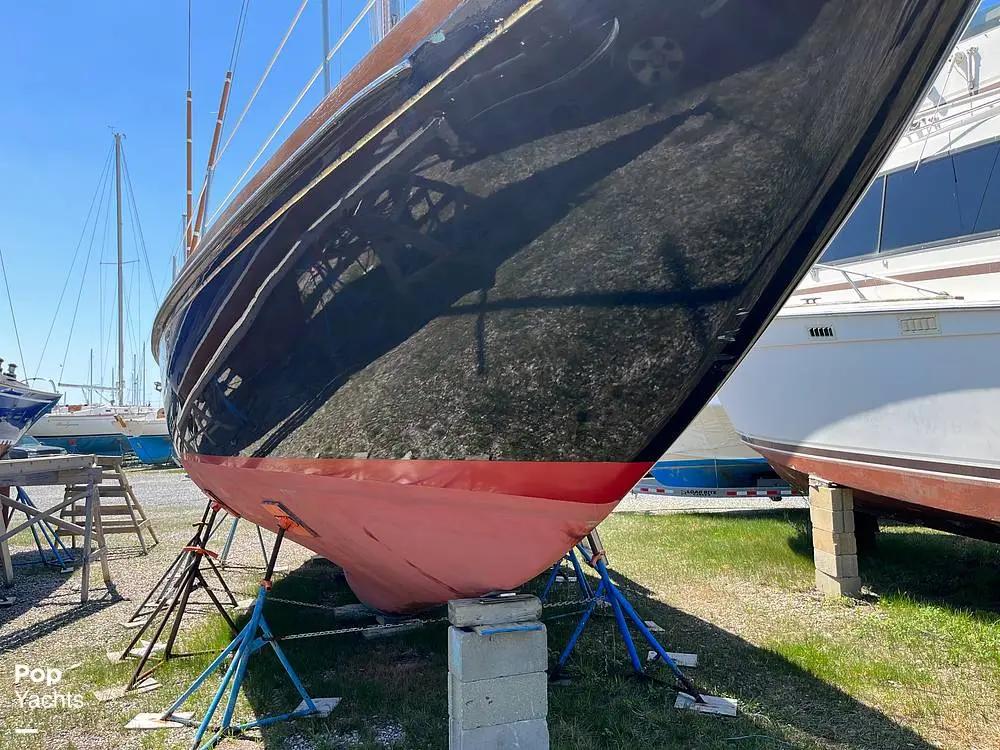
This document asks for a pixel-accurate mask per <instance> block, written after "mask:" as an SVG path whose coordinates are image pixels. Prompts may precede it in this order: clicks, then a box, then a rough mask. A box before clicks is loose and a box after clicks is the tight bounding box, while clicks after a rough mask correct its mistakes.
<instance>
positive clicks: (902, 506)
mask: <svg viewBox="0 0 1000 750" xmlns="http://www.w3.org/2000/svg"><path fill="white" fill-rule="evenodd" d="M754 448H755V450H757V451H759V452H760V453H761V454H762V455H763V456H764V457H765V458H766V459H767V460H768V462H769V463H770V464H771V466H773V467H774V469H775V470H776V471H777V472H778V473H779V474H780V475H782V477H783V478H784V479H785V480H787V481H788V482H789V483H790V484H792V485H793V486H796V487H799V488H803V489H804V488H805V486H806V485H807V483H808V477H809V475H813V476H817V477H822V478H823V479H825V480H827V481H828V482H833V483H835V484H841V485H843V486H845V487H850V488H852V489H853V490H854V491H855V498H856V499H857V500H858V502H859V504H861V505H863V506H869V507H871V508H874V509H878V508H884V509H886V510H889V511H903V512H906V513H908V514H910V515H913V516H915V517H920V516H925V517H940V518H954V519H955V520H958V521H962V522H969V523H982V522H983V521H986V522H988V523H991V524H995V523H1000V484H997V483H996V482H993V481H990V480H988V479H980V478H977V477H969V476H963V475H960V474H944V473H937V472H931V471H919V470H914V469H906V468H901V467H895V466H877V465H873V464H868V463H864V462H861V461H857V462H855V461H837V460H832V459H828V458H819V457H816V456H809V455H801V454H797V453H786V452H783V451H776V450H773V449H768V448H763V447H760V446H754ZM932 525H933V524H932Z"/></svg>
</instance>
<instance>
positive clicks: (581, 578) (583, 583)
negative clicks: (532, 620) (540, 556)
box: [538, 549, 594, 602]
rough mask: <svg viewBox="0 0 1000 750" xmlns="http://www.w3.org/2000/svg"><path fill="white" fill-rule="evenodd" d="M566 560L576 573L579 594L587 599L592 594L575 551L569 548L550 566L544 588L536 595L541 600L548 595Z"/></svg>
mask: <svg viewBox="0 0 1000 750" xmlns="http://www.w3.org/2000/svg"><path fill="white" fill-rule="evenodd" d="M566 562H568V563H570V564H571V565H572V566H573V572H574V573H575V575H576V585H577V587H578V588H579V589H580V594H582V595H583V598H584V599H585V600H588V601H589V600H590V599H591V598H592V597H593V596H594V592H593V591H591V590H590V584H589V583H588V582H587V577H586V576H585V575H584V574H583V566H582V565H580V558H578V557H577V556H576V551H575V550H572V549H571V550H570V551H569V552H567V553H566V554H565V555H563V557H562V559H561V560H559V562H557V563H556V564H555V565H553V566H552V570H551V571H550V572H549V578H548V580H547V581H546V582H545V588H544V589H542V593H541V594H539V596H538V598H539V599H541V600H542V601H543V602H544V601H545V599H546V598H547V597H548V595H549V592H550V591H551V589H552V584H554V583H555V582H556V577H557V576H558V575H559V573H560V572H561V571H562V567H563V563H566Z"/></svg>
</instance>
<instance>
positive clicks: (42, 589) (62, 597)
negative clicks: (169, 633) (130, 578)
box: [0, 549, 121, 654]
mask: <svg viewBox="0 0 1000 750" xmlns="http://www.w3.org/2000/svg"><path fill="white" fill-rule="evenodd" d="M46 553H47V554H48V555H49V556H50V557H51V553H48V551H47V550H46ZM38 555H39V553H38V551H37V550H35V549H30V550H19V551H17V552H13V553H12V554H11V561H12V562H13V564H14V583H13V585H12V586H10V587H5V586H3V585H2V584H0V599H3V598H5V597H13V598H14V602H13V604H11V605H8V606H3V607H0V654H3V653H6V652H8V651H11V650H13V649H16V648H19V647H21V646H24V645H27V644H29V643H31V642H32V641H34V640H36V639H37V638H41V637H42V636H46V635H48V634H50V633H54V632H55V631H57V630H59V629H60V628H63V627H66V626H68V625H72V624H73V623H75V622H78V621H79V620H82V619H84V618H86V617H89V616H90V615H92V614H94V613H96V612H98V611H100V610H102V609H104V608H105V607H109V606H111V605H112V604H115V603H116V602H118V601H120V599H121V597H120V596H119V595H118V593H117V591H116V590H115V589H114V586H113V584H112V587H111V588H110V590H109V589H108V588H106V587H105V583H104V581H103V580H102V578H101V573H100V571H101V565H100V562H98V561H94V562H92V563H91V571H90V576H91V577H90V600H89V601H88V602H87V603H86V604H81V603H80V589H79V585H78V584H77V585H76V586H66V585H65V584H66V579H67V578H68V576H69V574H68V573H61V572H60V570H59V568H58V567H54V566H51V565H44V564H42V563H41V562H40V561H39V556H38ZM78 567H79V566H76V568H74V569H77V568H78ZM67 605H70V606H72V605H75V606H73V608H72V609H70V610H66V609H65V608H66V606H67ZM46 607H50V608H52V609H53V611H54V612H56V614H54V615H52V616H51V617H46V618H45V619H42V620H38V621H36V622H34V623H31V624H29V625H25V626H23V627H18V626H15V625H11V623H13V622H14V621H16V620H17V619H18V618H19V617H21V616H22V615H24V614H25V613H27V612H28V610H31V609H38V608H46Z"/></svg>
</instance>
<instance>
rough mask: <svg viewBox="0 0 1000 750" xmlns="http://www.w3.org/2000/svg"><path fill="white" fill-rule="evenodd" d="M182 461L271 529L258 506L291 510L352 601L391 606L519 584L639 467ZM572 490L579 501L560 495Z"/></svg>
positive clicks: (585, 527)
mask: <svg viewBox="0 0 1000 750" xmlns="http://www.w3.org/2000/svg"><path fill="white" fill-rule="evenodd" d="M184 466H185V468H186V469H187V470H188V473H189V474H190V476H191V478H192V479H193V480H194V481H195V482H196V483H197V484H198V485H199V486H201V487H211V488H212V494H213V495H214V496H215V497H217V498H218V499H219V500H221V501H222V502H223V503H224V504H225V505H226V506H227V507H228V508H231V509H233V510H236V511H237V512H238V513H239V514H240V515H242V516H244V517H246V518H249V519H250V520H251V521H253V522H254V523H257V524H260V525H261V526H266V527H269V528H274V516H272V515H270V514H269V513H268V512H267V511H266V510H265V505H264V503H265V502H278V503H281V504H282V505H284V506H285V507H286V508H289V509H291V510H292V511H293V512H294V514H295V515H296V517H297V518H299V519H300V520H301V521H303V522H304V523H305V525H306V526H308V527H309V528H310V529H311V530H312V531H313V532H314V533H315V536H312V535H308V534H303V533H302V532H301V531H295V532H293V538H295V539H296V541H299V542H300V543H302V544H305V545H306V546H307V547H309V548H311V549H313V550H314V551H316V552H318V553H320V554H322V555H324V556H325V557H328V558H329V559H331V560H334V561H336V562H337V563H338V564H339V565H341V566H342V567H343V568H344V571H345V574H346V576H347V579H348V582H349V584H350V586H351V588H352V589H353V590H354V592H355V594H357V596H358V598H359V599H361V600H362V601H363V602H365V603H366V604H368V605H369V606H370V607H373V608H375V609H379V610H383V611H389V612H398V611H404V610H419V609H422V608H424V607H427V606H430V605H434V604H438V603H440V602H443V601H447V600H448V599H454V598H461V597H468V596H476V595H479V594H483V593H485V592H487V591H494V590H507V589H511V588H514V587H516V586H517V585H518V584H520V583H523V582H524V581H526V580H528V579H529V578H531V577H533V576H534V575H535V574H537V573H539V572H541V570H543V569H544V568H545V567H546V565H547V564H548V563H550V562H551V561H553V560H556V559H558V558H559V557H560V556H561V555H562V554H563V553H564V552H565V551H566V550H567V549H569V548H570V547H571V546H572V545H573V544H575V543H576V542H577V541H579V540H580V538H581V537H582V536H584V535H585V534H586V533H587V532H589V531H590V530H592V529H593V528H594V527H595V526H596V525H597V524H598V523H599V522H600V521H601V520H603V519H604V518H605V517H606V516H607V515H608V513H610V512H611V510H612V509H613V508H614V506H615V505H616V504H617V502H618V498H620V497H621V496H622V495H624V494H625V493H626V492H627V491H628V490H629V489H630V488H631V487H632V485H633V484H634V483H635V481H636V480H637V479H638V478H639V477H641V476H642V474H643V471H644V470H645V464H579V463H574V462H567V463H561V464H560V463H552V464H545V463H524V464H520V463H511V464H508V463H500V462H489V461H455V462H448V461H360V460H344V461H331V460H316V459H240V458H220V457H208V456H202V457H194V456H188V457H186V459H185V461H184ZM428 478H431V479H430V481H429V482H428V481H427V480H428ZM567 493H568V494H570V495H572V496H573V498H574V499H573V500H567V499H561V496H564V495H566V494H567ZM546 495H559V496H560V499H556V498H552V497H546ZM608 498H613V499H612V500H608Z"/></svg>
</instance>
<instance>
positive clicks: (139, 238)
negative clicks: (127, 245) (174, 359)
mask: <svg viewBox="0 0 1000 750" xmlns="http://www.w3.org/2000/svg"><path fill="white" fill-rule="evenodd" d="M122 173H123V175H124V177H125V188H126V190H127V192H126V196H127V197H128V200H127V201H126V202H125V203H126V205H127V207H128V209H129V212H130V218H131V221H133V222H134V225H133V227H132V232H133V239H134V240H136V244H137V245H138V246H139V249H140V250H142V259H143V261H145V263H146V274H147V276H148V277H149V288H150V290H151V291H152V292H153V299H154V300H159V299H160V293H159V290H158V289H157V286H156V283H155V282H154V281H153V269H152V266H150V263H149V253H148V252H147V251H146V238H145V236H144V235H143V233H142V224H141V223H140V222H139V206H138V205H137V204H136V202H135V192H134V191H133V189H132V176H131V175H130V174H129V171H128V160H127V159H126V158H125V149H124V147H123V148H122Z"/></svg>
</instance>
